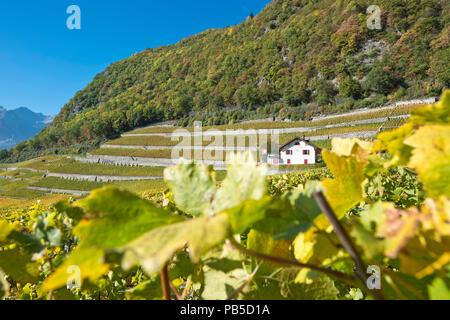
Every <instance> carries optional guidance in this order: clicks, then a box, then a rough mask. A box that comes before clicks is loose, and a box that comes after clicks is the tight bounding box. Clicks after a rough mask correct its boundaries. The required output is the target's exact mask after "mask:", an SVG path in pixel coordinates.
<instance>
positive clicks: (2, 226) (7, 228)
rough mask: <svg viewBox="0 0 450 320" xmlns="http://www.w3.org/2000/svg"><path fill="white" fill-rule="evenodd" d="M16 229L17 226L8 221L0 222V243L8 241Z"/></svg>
mask: <svg viewBox="0 0 450 320" xmlns="http://www.w3.org/2000/svg"><path fill="white" fill-rule="evenodd" d="M15 228H16V226H15V225H13V224H11V223H8V222H6V221H0V243H2V242H4V241H6V240H7V239H8V236H9V234H10V233H11V232H12V231H13V230H14V229H15Z"/></svg>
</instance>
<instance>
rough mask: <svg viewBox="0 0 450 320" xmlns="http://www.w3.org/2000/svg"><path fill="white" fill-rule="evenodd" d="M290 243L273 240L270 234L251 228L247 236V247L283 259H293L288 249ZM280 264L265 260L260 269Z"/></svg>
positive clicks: (275, 266) (271, 267)
mask: <svg viewBox="0 0 450 320" xmlns="http://www.w3.org/2000/svg"><path fill="white" fill-rule="evenodd" d="M290 246H291V243H290V242H288V241H286V240H275V239H274V238H273V237H272V236H271V235H270V234H267V233H263V232H258V231H256V230H251V231H250V232H249V234H248V236H247V247H248V249H250V250H253V251H256V252H260V253H263V254H266V255H269V256H274V257H278V258H284V259H293V254H292V253H291V251H290ZM280 266H281V265H280V264H277V263H273V262H268V261H265V262H263V264H262V266H261V268H262V269H261V270H262V271H263V272H264V270H271V269H275V268H279V267H280Z"/></svg>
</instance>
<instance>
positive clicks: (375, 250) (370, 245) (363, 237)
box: [351, 223, 384, 259]
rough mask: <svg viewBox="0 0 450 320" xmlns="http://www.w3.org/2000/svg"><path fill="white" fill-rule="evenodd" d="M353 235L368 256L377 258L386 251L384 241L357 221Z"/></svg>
mask: <svg viewBox="0 0 450 320" xmlns="http://www.w3.org/2000/svg"><path fill="white" fill-rule="evenodd" d="M351 235H352V236H353V237H354V238H355V240H356V244H358V245H359V246H360V247H361V248H362V249H363V251H364V253H365V255H366V256H367V257H368V258H370V259H372V258H375V257H377V256H378V255H380V254H382V253H383V252H384V242H383V241H382V240H379V239H377V238H376V237H375V236H374V235H373V234H372V233H370V232H369V231H367V230H366V229H365V228H364V227H362V226H361V225H359V224H357V223H355V224H354V225H353V229H352V232H351Z"/></svg>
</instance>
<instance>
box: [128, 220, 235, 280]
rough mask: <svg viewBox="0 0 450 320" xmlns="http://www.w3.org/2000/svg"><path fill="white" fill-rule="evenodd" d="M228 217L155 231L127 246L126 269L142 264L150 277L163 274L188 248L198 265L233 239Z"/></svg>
mask: <svg viewBox="0 0 450 320" xmlns="http://www.w3.org/2000/svg"><path fill="white" fill-rule="evenodd" d="M231 234H232V233H231V227H230V224H229V221H228V216H227V215H225V214H219V215H217V216H213V217H202V218H196V219H191V220H187V221H184V222H181V223H176V224H171V225H167V226H164V227H160V228H157V229H154V230H152V231H150V232H148V233H146V234H144V235H143V236H141V237H140V238H139V239H137V240H135V241H133V242H131V243H129V244H127V245H125V246H123V247H122V248H121V249H120V250H121V251H123V252H124V257H123V260H122V266H123V267H124V269H129V268H130V267H132V266H133V265H135V264H137V263H140V264H141V265H142V267H143V269H144V270H145V271H146V272H147V274H149V275H151V274H153V273H154V272H157V271H159V270H160V269H161V268H162V267H163V266H164V265H165V264H166V263H167V262H168V261H169V260H170V259H171V258H172V256H173V255H174V254H175V252H176V251H178V250H179V249H182V248H184V247H185V246H186V245H187V246H188V248H189V255H190V258H191V260H192V261H193V262H194V263H197V262H198V261H199V259H200V257H201V256H202V255H203V254H205V253H206V252H208V251H209V250H210V249H212V248H214V247H215V246H217V245H219V244H221V243H222V242H223V241H224V240H225V239H226V238H228V237H229V236H231Z"/></svg>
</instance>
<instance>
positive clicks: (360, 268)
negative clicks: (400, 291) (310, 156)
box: [313, 191, 384, 300]
mask: <svg viewBox="0 0 450 320" xmlns="http://www.w3.org/2000/svg"><path fill="white" fill-rule="evenodd" d="M313 196H314V198H315V199H316V202H317V204H318V205H319V207H320V209H321V210H322V211H323V213H324V214H325V216H326V217H327V218H328V221H330V223H331V225H332V226H333V228H334V232H335V233H336V235H337V236H338V238H339V240H341V242H342V245H343V246H344V249H345V250H346V251H347V252H348V253H349V254H350V257H351V258H352V259H353V261H354V262H355V265H356V275H357V276H358V278H359V279H360V280H361V282H362V283H363V286H364V287H363V288H364V289H367V279H368V277H367V275H366V273H365V271H366V270H367V267H366V265H365V263H364V261H363V260H362V258H361V256H360V255H359V253H358V251H357V250H356V247H355V245H354V244H353V242H352V240H351V238H350V236H349V235H348V233H347V231H346V230H345V229H344V227H343V226H342V225H341V224H340V223H339V220H338V218H337V217H336V214H335V213H334V211H333V209H332V208H331V206H330V204H329V203H328V201H327V199H326V198H325V196H324V194H323V192H322V191H315V192H314V193H313ZM370 292H371V293H372V294H373V296H374V298H375V299H378V300H382V299H384V298H383V295H382V293H381V291H380V290H371V291H370Z"/></svg>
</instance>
